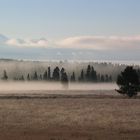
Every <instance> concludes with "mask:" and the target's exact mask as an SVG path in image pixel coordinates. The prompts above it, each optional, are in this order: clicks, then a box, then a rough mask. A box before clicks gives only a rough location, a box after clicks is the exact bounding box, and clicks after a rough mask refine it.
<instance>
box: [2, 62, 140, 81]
mask: <svg viewBox="0 0 140 140" xmlns="http://www.w3.org/2000/svg"><path fill="white" fill-rule="evenodd" d="M126 66H127V65H124V64H123V65H122V64H113V63H106V62H102V63H98V62H67V61H60V62H51V61H49V62H42V61H22V60H20V61H18V60H8V59H6V60H5V59H1V60H0V76H1V80H5V81H6V80H15V81H55V82H58V81H62V82H68V81H69V82H116V79H117V76H118V74H120V72H121V71H123V70H124V69H125V68H126ZM134 67H135V68H136V69H137V70H138V73H139V75H140V70H139V66H136V65H135V66H134Z"/></svg>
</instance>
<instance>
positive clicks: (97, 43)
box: [0, 35, 140, 50]
mask: <svg viewBox="0 0 140 140" xmlns="http://www.w3.org/2000/svg"><path fill="white" fill-rule="evenodd" d="M0 42H1V43H2V44H5V45H8V46H14V47H38V48H39V47H45V48H47V47H52V46H53V47H56V48H65V49H66V48H72V49H92V50H124V49H129V50H139V49H140V35H137V36H75V37H68V38H65V39H59V40H53V41H52V40H47V39H45V38H43V39H14V38H13V39H12V38H11V39H9V38H7V37H5V38H4V35H0Z"/></svg>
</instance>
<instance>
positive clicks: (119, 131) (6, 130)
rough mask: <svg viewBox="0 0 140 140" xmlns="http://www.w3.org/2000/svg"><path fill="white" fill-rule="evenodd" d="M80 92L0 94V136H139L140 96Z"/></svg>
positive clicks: (2, 139) (53, 139)
mask: <svg viewBox="0 0 140 140" xmlns="http://www.w3.org/2000/svg"><path fill="white" fill-rule="evenodd" d="M71 92H74V91H71ZM84 92H86V91H84ZM87 94H88V93H87ZM84 96H85V95H84ZM84 96H81V97H80V96H77V97H76V96H75V97H74V96H68V97H66V96H64V97H63V96H54V97H52V96H51V97H47V98H44V97H43V98H38V97H36V98H32V97H30V98H27V97H23V98H17V97H14V98H11V97H10V96H9V97H8V98H7V97H4V98H2V97H0V140H139V139H140V99H138V98H136V99H128V98H124V97H122V96H118V97H117V96H116V97H114V98H112V96H106V97H105V96H100V97H97V96H92V95H89V96H85V98H84ZM57 97H59V98H57Z"/></svg>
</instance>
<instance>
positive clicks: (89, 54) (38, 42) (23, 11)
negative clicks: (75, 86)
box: [0, 0, 140, 61]
mask: <svg viewBox="0 0 140 140" xmlns="http://www.w3.org/2000/svg"><path fill="white" fill-rule="evenodd" d="M139 7H140V1H139V0H10V1H9V0H0V21H1V22H0V58H13V59H38V60H48V59H50V60H52V59H57V60H58V59H68V60H69V59H70V60H71V59H74V60H137V61H139V60H140V56H139V53H140V27H139V25H140V17H139V13H140V8H139Z"/></svg>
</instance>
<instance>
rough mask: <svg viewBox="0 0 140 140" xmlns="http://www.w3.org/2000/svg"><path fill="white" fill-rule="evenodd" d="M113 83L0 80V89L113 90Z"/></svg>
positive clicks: (114, 85) (114, 87)
mask: <svg viewBox="0 0 140 140" xmlns="http://www.w3.org/2000/svg"><path fill="white" fill-rule="evenodd" d="M116 88H117V85H116V84H115V83H69V84H68V86H65V85H63V84H61V83H54V82H0V91H27V90H29V91H33V90H35V91H37V90H39V91H41V90H43V91H45V90H46V91H47V90H83V91H84V90H114V89H116Z"/></svg>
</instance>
